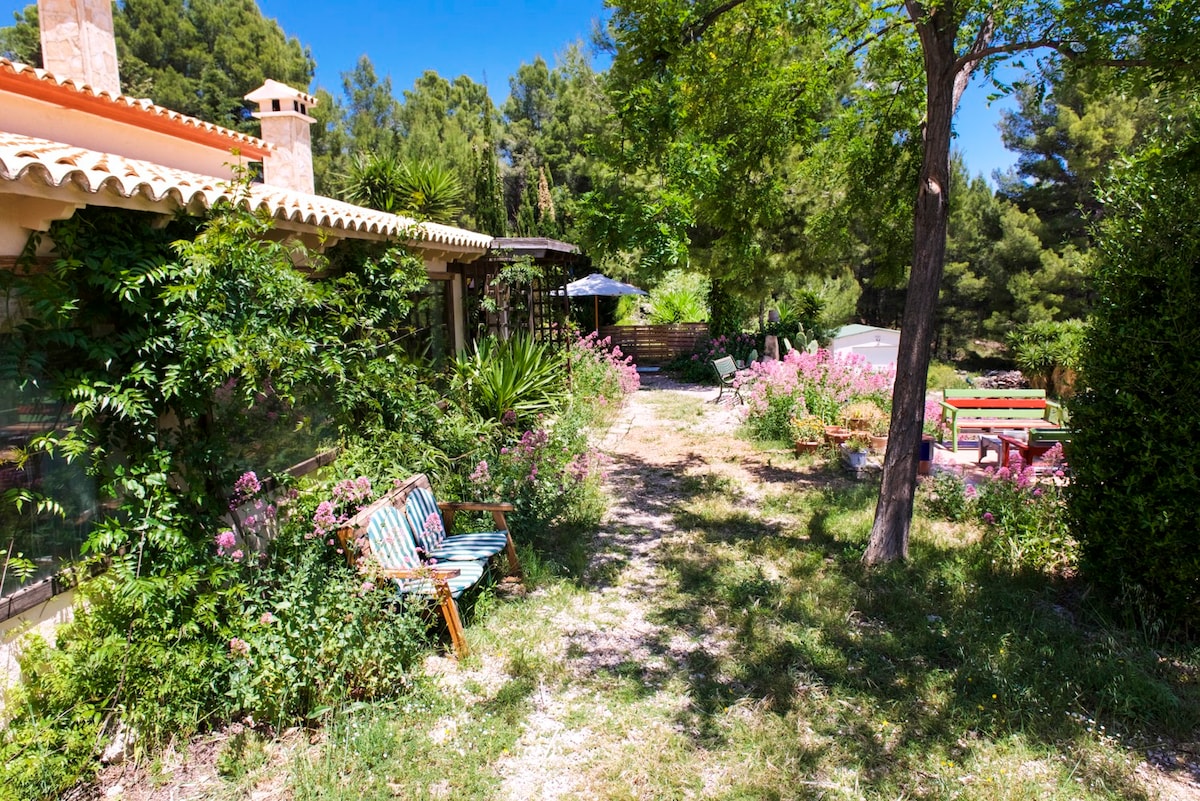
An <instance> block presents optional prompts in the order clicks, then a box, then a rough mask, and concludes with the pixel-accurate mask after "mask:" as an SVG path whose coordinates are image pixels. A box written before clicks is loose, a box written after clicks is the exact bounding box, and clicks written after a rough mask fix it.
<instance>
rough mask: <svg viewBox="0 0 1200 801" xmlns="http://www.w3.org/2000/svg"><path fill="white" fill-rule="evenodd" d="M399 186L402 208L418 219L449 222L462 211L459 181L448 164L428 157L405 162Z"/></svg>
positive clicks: (461, 191) (461, 193) (461, 189)
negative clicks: (442, 163)
mask: <svg viewBox="0 0 1200 801" xmlns="http://www.w3.org/2000/svg"><path fill="white" fill-rule="evenodd" d="M399 189H400V194H401V197H402V202H403V204H404V210H405V211H407V212H408V213H409V214H412V215H414V216H416V217H417V218H418V219H422V220H430V221H431V222H437V223H451V222H454V220H455V218H457V217H458V215H459V214H462V210H463V206H462V198H463V187H462V182H461V181H459V180H458V176H457V175H455V174H454V171H453V170H451V169H450V168H449V167H445V166H443V165H441V164H437V163H435V162H431V161H413V162H408V163H407V164H405V165H404V169H403V171H402V174H401V180H400V187H399Z"/></svg>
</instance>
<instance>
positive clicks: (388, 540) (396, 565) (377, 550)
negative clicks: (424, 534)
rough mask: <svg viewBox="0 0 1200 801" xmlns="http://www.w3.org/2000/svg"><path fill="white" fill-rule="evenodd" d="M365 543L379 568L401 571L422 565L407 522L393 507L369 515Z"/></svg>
mask: <svg viewBox="0 0 1200 801" xmlns="http://www.w3.org/2000/svg"><path fill="white" fill-rule="evenodd" d="M367 541H368V542H369V543H370V545H371V553H373V554H374V555H375V559H376V561H378V562H379V565H380V567H384V568H390V569H393V570H397V569H399V570H403V569H405V568H414V567H420V566H421V564H422V562H421V557H420V555H419V554H418V553H417V547H416V543H415V542H414V541H413V535H412V529H411V528H410V527H409V523H408V520H407V519H406V518H405V517H404V514H403V513H402V512H401V511H400V510H399V509H397V508H396V507H394V506H385V507H383V508H382V509H378V510H376V511H375V513H374V514H372V515H371V521H370V523H368V524H367Z"/></svg>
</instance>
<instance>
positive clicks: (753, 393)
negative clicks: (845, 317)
mask: <svg viewBox="0 0 1200 801" xmlns="http://www.w3.org/2000/svg"><path fill="white" fill-rule="evenodd" d="M743 375H744V376H745V377H739V379H738V382H739V384H740V385H741V386H742V387H743V391H742V397H744V398H745V399H746V413H747V414H748V415H755V414H760V415H761V414H766V413H767V407H768V405H769V403H770V399H771V397H778V396H780V395H793V396H797V395H799V396H801V398H798V400H801V399H803V398H804V397H807V396H809V395H810V393H816V394H820V395H824V396H827V397H829V398H831V399H832V400H833V401H834V402H835V403H837V404H838V405H841V404H844V403H848V402H850V401H852V400H854V399H856V398H865V397H872V396H890V395H891V393H892V385H893V384H894V383H895V381H896V371H895V368H889V369H885V370H876V369H874V368H873V367H872V366H871V363H870V362H868V361H867V360H866V358H865V357H863V356H859V355H857V354H846V355H843V354H834V353H832V352H831V351H828V350H825V349H823V348H822V349H819V350H817V351H816V352H815V353H809V352H808V351H803V350H791V351H788V353H787V355H786V356H784V357H783V358H782V359H779V360H772V361H765V362H755V363H753V364H751V365H750V367H749V369H748V370H746V371H743Z"/></svg>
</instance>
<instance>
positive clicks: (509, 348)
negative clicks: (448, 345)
mask: <svg viewBox="0 0 1200 801" xmlns="http://www.w3.org/2000/svg"><path fill="white" fill-rule="evenodd" d="M562 367H563V364H562V356H561V355H560V354H556V353H554V352H553V351H552V350H551V349H550V347H549V346H548V345H546V344H544V343H541V342H537V341H536V340H534V339H532V338H531V337H528V336H526V335H523V334H522V335H518V336H514V337H513V338H512V339H510V340H508V341H507V342H501V341H500V340H497V339H495V338H493V337H488V338H485V339H482V340H480V341H479V342H478V343H476V346H475V350H474V351H473V352H471V353H463V354H460V355H459V356H458V358H457V359H456V361H455V367H454V369H455V374H456V380H457V381H458V383H459V385H460V387H461V388H462V391H463V392H464V394H465V397H466V398H467V402H468V404H469V405H470V406H471V407H472V408H474V409H476V410H477V411H478V412H479V413H480V414H482V415H484V416H485V417H488V418H490V419H493V420H501V419H505V418H506V417H512V418H513V421H514V422H515V421H520V422H522V423H527V422H529V421H532V420H533V419H534V418H535V417H536V416H537V415H539V414H548V413H550V412H552V411H553V410H554V409H555V408H557V407H558V405H559V404H560V403H561V402H562V401H563V399H564V398H565V396H566V392H565V386H564V384H563V369H562Z"/></svg>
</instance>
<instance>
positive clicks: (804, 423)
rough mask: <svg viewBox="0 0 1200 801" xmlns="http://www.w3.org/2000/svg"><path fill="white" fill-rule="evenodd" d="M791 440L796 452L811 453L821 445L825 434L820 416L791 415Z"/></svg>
mask: <svg viewBox="0 0 1200 801" xmlns="http://www.w3.org/2000/svg"><path fill="white" fill-rule="evenodd" d="M790 429H791V433H792V441H793V442H794V443H795V445H796V454H797V455H799V454H801V453H806V452H808V453H811V452H812V451H815V450H816V449H817V448H818V447H820V445H821V439H822V437H824V435H825V424H824V423H822V422H821V418H820V417H817V416H816V415H813V414H806V415H803V416H801V417H793V418H792V419H791V423H790Z"/></svg>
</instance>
